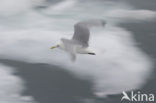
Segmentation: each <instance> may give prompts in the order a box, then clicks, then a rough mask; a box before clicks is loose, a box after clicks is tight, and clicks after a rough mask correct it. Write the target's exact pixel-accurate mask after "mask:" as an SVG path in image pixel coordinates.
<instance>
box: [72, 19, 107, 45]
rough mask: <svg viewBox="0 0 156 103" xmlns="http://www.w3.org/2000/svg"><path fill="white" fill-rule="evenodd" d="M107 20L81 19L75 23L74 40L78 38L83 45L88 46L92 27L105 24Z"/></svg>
mask: <svg viewBox="0 0 156 103" xmlns="http://www.w3.org/2000/svg"><path fill="white" fill-rule="evenodd" d="M105 24H106V22H105V21H104V20H88V21H81V22H78V23H77V24H75V25H74V35H73V38H72V39H73V40H77V41H78V42H79V43H80V44H81V45H82V46H84V47H87V46H88V41H89V37H90V31H89V29H90V27H93V26H104V25H105Z"/></svg>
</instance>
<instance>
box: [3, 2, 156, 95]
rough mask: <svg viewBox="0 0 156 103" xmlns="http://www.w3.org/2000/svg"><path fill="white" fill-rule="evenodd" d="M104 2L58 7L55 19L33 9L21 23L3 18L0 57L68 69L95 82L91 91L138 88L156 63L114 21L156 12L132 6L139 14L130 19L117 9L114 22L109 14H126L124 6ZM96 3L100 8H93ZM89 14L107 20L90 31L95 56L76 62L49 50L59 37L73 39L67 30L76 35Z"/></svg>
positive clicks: (118, 90) (136, 18) (103, 93)
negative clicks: (79, 26)
mask: <svg viewBox="0 0 156 103" xmlns="http://www.w3.org/2000/svg"><path fill="white" fill-rule="evenodd" d="M103 3H104V4H103ZM103 3H98V2H95V1H94V2H90V3H89V5H88V3H86V2H85V3H77V4H76V5H75V4H72V5H75V6H74V7H73V8H72V9H67V12H64V11H62V12H61V11H59V14H61V15H59V14H58V15H56V13H57V10H54V11H51V12H52V13H51V14H52V15H51V18H49V17H48V16H46V15H43V14H40V13H38V12H35V11H30V12H28V13H26V14H25V15H23V16H20V19H21V22H16V21H14V20H17V19H19V18H17V17H16V18H15V19H14V18H13V19H11V21H12V22H7V20H6V21H5V22H4V20H5V19H3V25H5V27H4V26H3V25H0V27H1V31H0V37H1V38H0V49H1V51H0V55H3V57H4V58H8V59H18V60H23V61H28V62H44V63H50V64H55V65H58V66H62V67H65V69H67V70H70V71H72V72H73V73H74V74H76V76H78V77H80V78H83V79H90V80H92V82H93V83H94V86H93V90H94V91H95V94H96V95H98V96H105V95H107V94H116V93H121V92H122V91H123V90H124V91H125V90H131V89H137V88H140V87H141V86H142V85H143V84H144V83H145V82H146V80H147V79H148V75H149V74H150V71H151V69H152V66H153V64H152V62H151V60H150V58H149V57H148V56H147V55H146V54H145V53H143V52H142V51H141V50H140V49H139V48H137V46H136V43H135V40H133V34H132V33H131V32H130V31H127V30H126V29H124V28H121V27H118V26H117V25H116V23H120V22H123V21H122V19H123V18H125V19H127V20H129V21H133V20H138V18H143V19H142V20H141V21H142V22H143V21H147V20H148V19H150V20H153V19H152V18H156V16H155V15H153V12H152V13H151V11H146V14H147V12H150V13H148V14H149V16H148V18H147V17H141V16H140V15H141V14H142V13H144V12H143V11H137V13H136V10H132V8H129V9H127V12H130V13H132V14H133V15H135V14H136V15H135V16H131V17H130V18H127V16H125V15H127V14H124V13H123V12H119V14H120V13H121V14H120V18H118V19H117V20H112V19H111V18H116V14H114V13H113V11H116V10H117V9H118V10H119V9H120V10H124V12H126V9H125V5H123V4H119V5H117V4H116V3H113V2H111V3H108V2H107V3H106V4H105V2H103ZM108 4H109V6H107V5H108ZM95 5H96V8H93V7H94V6H95ZM104 5H105V6H106V7H104ZM122 5H123V6H122ZM80 7H81V8H80ZM126 7H127V6H126ZM86 8H87V9H86ZM100 10H101V11H100ZM102 10H103V11H102ZM130 10H131V11H130ZM109 12H110V13H109ZM139 13H140V15H138V14H139ZM93 14H94V15H93ZM99 14H100V15H99ZM137 16H138V17H137ZM110 17H111V18H110ZM90 18H100V19H101V18H102V19H103V18H104V19H106V20H107V26H106V27H105V28H100V29H93V30H92V33H91V34H92V36H91V40H90V47H92V48H94V49H95V52H96V54H97V55H96V56H89V55H78V58H77V61H76V62H75V63H72V62H71V61H70V58H69V57H68V56H67V54H66V53H64V52H63V51H61V50H58V49H56V50H53V51H51V50H50V49H49V48H50V46H52V45H55V44H56V43H57V42H58V41H59V39H60V38H61V37H66V38H71V36H72V35H68V34H72V33H73V29H72V28H73V25H74V23H76V22H77V21H80V20H84V19H90ZM144 18H145V19H144ZM124 22H125V21H124ZM29 24H30V25H29ZM12 25H14V26H12ZM21 26H22V27H21ZM2 28H3V29H2ZM19 28H20V29H19ZM66 34H67V35H66ZM129 81H131V82H129Z"/></svg>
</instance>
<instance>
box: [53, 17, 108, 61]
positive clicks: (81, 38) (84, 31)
mask: <svg viewBox="0 0 156 103" xmlns="http://www.w3.org/2000/svg"><path fill="white" fill-rule="evenodd" d="M105 24H106V22H105V21H104V20H87V21H80V22H78V23H76V24H75V25H74V35H73V37H72V39H65V38H61V43H59V44H58V45H56V46H52V47H51V49H54V48H60V49H62V50H65V51H67V52H68V53H69V54H70V55H71V60H72V61H75V60H76V54H77V53H78V54H89V55H95V53H94V52H93V51H91V50H89V49H88V46H89V44H88V41H89V37H90V28H91V27H96V26H105Z"/></svg>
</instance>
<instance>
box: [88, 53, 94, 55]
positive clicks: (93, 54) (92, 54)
mask: <svg viewBox="0 0 156 103" xmlns="http://www.w3.org/2000/svg"><path fill="white" fill-rule="evenodd" d="M88 54H89V55H96V54H95V53H88Z"/></svg>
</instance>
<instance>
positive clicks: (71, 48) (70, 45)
mask: <svg viewBox="0 0 156 103" xmlns="http://www.w3.org/2000/svg"><path fill="white" fill-rule="evenodd" d="M61 40H62V42H63V44H64V48H65V50H66V51H67V52H68V53H69V54H70V56H71V60H72V61H75V60H76V47H77V46H78V44H77V43H76V42H75V41H73V40H68V39H64V38H62V39H61Z"/></svg>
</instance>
